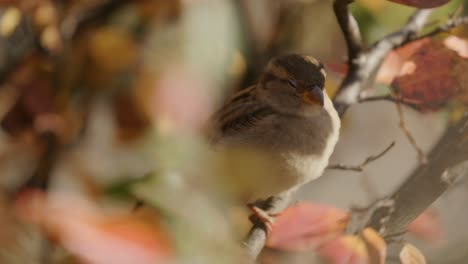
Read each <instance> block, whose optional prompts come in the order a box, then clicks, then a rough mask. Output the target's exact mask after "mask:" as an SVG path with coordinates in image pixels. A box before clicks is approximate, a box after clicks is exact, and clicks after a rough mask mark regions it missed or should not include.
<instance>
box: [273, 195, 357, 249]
mask: <svg viewBox="0 0 468 264" xmlns="http://www.w3.org/2000/svg"><path fill="white" fill-rule="evenodd" d="M347 221H348V213H347V212H345V211H343V210H341V209H338V208H335V207H331V206H327V205H322V204H316V203H301V204H298V205H295V206H292V207H290V208H288V209H286V210H285V211H284V212H283V213H282V214H281V215H279V216H278V217H277V218H276V221H275V223H274V225H273V231H272V233H271V235H270V237H269V238H268V241H267V245H268V246H269V247H273V248H279V249H285V250H309V249H315V248H317V247H318V246H320V245H321V244H323V243H324V242H326V241H329V240H331V239H333V238H335V237H336V236H338V235H340V234H341V233H342V232H343V231H344V229H345V227H346V224H347Z"/></svg>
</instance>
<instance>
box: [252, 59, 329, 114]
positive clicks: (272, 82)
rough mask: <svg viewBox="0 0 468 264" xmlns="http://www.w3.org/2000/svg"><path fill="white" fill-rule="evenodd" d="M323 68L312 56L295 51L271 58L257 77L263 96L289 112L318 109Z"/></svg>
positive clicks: (274, 105)
mask: <svg viewBox="0 0 468 264" xmlns="http://www.w3.org/2000/svg"><path fill="white" fill-rule="evenodd" d="M325 77H326V73H325V69H324V67H323V65H322V63H320V62H319V61H318V60H316V59H315V58H313V57H308V56H301V55H297V54H289V55H282V56H279V57H276V58H273V59H272V60H271V61H270V62H269V63H268V66H267V68H266V71H265V72H264V73H263V75H262V76H261V78H260V80H259V83H258V85H259V87H258V91H259V95H260V98H261V99H262V100H264V101H265V102H266V103H268V104H270V105H271V106H272V107H274V108H276V109H277V110H279V111H284V112H288V113H298V112H310V111H316V110H321V109H322V108H323V106H324V100H325V96H327V95H326V94H325V92H324V90H323V87H324V84H325Z"/></svg>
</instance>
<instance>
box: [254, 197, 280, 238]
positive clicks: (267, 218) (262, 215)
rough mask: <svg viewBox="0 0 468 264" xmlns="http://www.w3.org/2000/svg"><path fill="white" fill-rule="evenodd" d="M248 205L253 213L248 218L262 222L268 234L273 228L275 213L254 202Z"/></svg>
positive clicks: (255, 221)
mask: <svg viewBox="0 0 468 264" xmlns="http://www.w3.org/2000/svg"><path fill="white" fill-rule="evenodd" d="M248 207H249V208H250V210H252V212H253V214H252V215H251V217H250V220H251V221H252V222H253V223H254V224H255V223H262V224H263V225H265V229H266V232H267V234H270V233H271V231H272V230H273V224H274V222H275V217H276V216H277V214H271V213H268V212H267V211H265V210H263V209H261V208H260V207H258V206H256V205H255V204H249V205H248Z"/></svg>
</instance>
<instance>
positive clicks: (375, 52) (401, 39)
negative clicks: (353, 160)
mask: <svg viewBox="0 0 468 264" xmlns="http://www.w3.org/2000/svg"><path fill="white" fill-rule="evenodd" d="M335 4H336V2H335ZM431 13H432V9H425V10H419V11H417V12H416V13H415V14H414V15H413V16H412V17H411V18H410V19H409V21H408V22H407V23H406V25H405V26H403V27H402V28H401V30H399V31H397V32H394V33H392V34H389V35H387V36H386V37H384V38H382V39H381V40H379V41H377V42H376V43H375V44H374V45H373V46H372V47H371V48H370V49H369V51H366V52H363V51H361V52H360V53H361V54H360V55H358V56H357V58H359V59H358V60H355V61H354V63H355V64H356V65H355V67H350V69H349V72H348V75H347V76H346V77H345V79H344V80H343V82H342V83H341V85H340V88H339V90H338V93H337V95H336V97H335V100H334V104H335V107H336V108H337V111H338V113H339V114H340V115H343V114H344V112H345V111H346V110H347V108H348V107H349V106H350V105H353V104H356V103H358V102H359V95H360V93H361V91H362V90H364V89H367V88H368V87H370V86H372V85H374V82H375V76H376V75H377V71H378V70H379V68H380V65H381V64H382V62H383V60H384V59H385V57H386V56H387V55H388V53H390V52H391V51H392V50H393V49H395V48H397V47H399V46H400V45H402V44H403V43H405V42H406V41H408V40H409V39H412V38H415V37H416V36H417V35H418V34H419V32H420V31H421V30H422V29H423V28H424V25H425V23H426V21H427V19H428V18H429V15H430V14H431ZM340 25H341V24H340ZM343 32H346V31H345V30H343ZM353 65H354V64H353Z"/></svg>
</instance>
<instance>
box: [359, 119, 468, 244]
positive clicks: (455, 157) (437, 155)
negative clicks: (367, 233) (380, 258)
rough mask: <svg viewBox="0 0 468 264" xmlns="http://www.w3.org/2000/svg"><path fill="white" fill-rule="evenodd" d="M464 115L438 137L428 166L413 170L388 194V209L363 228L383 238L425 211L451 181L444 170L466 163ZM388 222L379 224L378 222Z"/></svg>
mask: <svg viewBox="0 0 468 264" xmlns="http://www.w3.org/2000/svg"><path fill="white" fill-rule="evenodd" d="M467 138H468V112H466V113H465V116H464V117H463V118H462V119H461V120H460V121H459V122H458V123H457V124H455V125H454V126H451V127H450V128H449V129H447V131H446V132H445V134H444V135H443V136H442V137H441V139H440V140H439V142H438V143H437V144H436V146H435V147H434V148H433V149H432V151H431V152H430V154H429V156H428V161H429V162H428V163H427V164H424V165H420V166H419V167H418V168H416V169H415V170H414V171H413V173H412V174H411V175H410V177H409V178H408V179H407V180H406V181H405V182H404V183H403V184H402V185H401V186H400V187H399V188H398V189H397V190H396V191H395V192H394V193H393V195H391V198H390V199H391V200H393V201H394V206H393V207H392V212H390V211H389V208H379V209H377V210H375V211H374V213H373V214H372V216H371V217H370V220H369V221H368V223H367V225H366V226H369V227H373V228H374V229H376V230H379V231H380V233H381V234H382V235H384V236H385V237H390V236H392V235H394V234H400V233H403V232H404V231H405V230H406V226H407V225H408V224H409V223H411V222H412V221H413V220H414V219H415V218H416V217H417V216H418V215H420V214H421V213H422V212H423V211H424V210H425V209H426V208H428V207H429V206H430V205H431V204H432V203H433V202H434V201H435V200H436V199H437V198H438V197H439V196H440V195H441V194H442V193H443V192H444V191H445V190H447V188H448V187H449V186H450V184H451V182H450V181H447V180H444V179H445V178H446V177H444V175H445V172H446V171H447V169H449V168H451V167H454V166H456V165H457V164H459V163H461V162H463V161H466V160H468V140H467ZM387 218H388V219H389V221H384V222H383V221H382V219H387Z"/></svg>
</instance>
